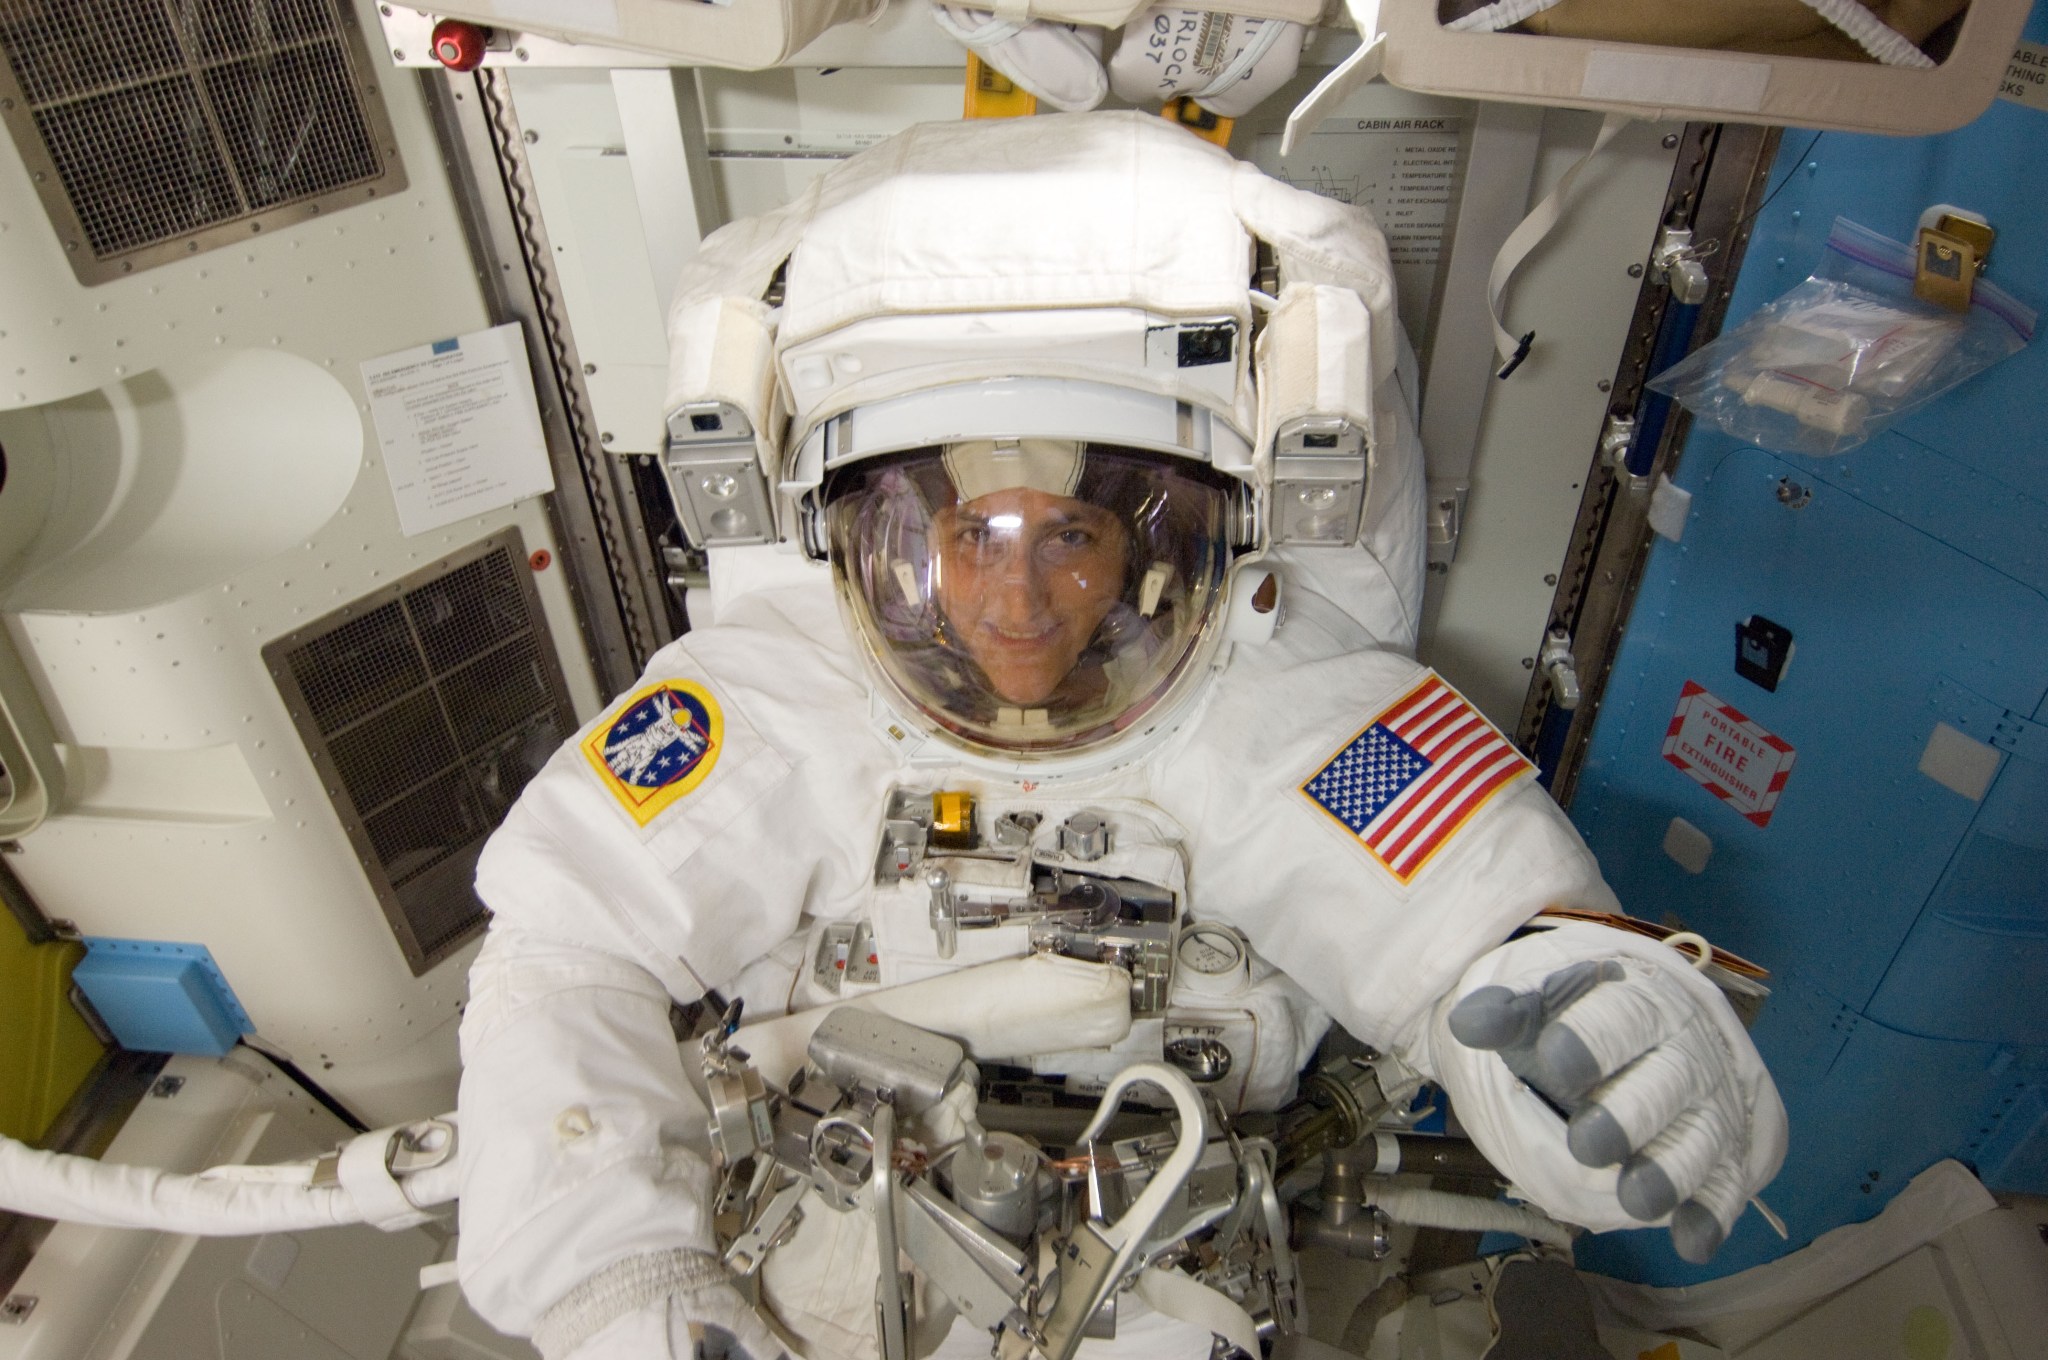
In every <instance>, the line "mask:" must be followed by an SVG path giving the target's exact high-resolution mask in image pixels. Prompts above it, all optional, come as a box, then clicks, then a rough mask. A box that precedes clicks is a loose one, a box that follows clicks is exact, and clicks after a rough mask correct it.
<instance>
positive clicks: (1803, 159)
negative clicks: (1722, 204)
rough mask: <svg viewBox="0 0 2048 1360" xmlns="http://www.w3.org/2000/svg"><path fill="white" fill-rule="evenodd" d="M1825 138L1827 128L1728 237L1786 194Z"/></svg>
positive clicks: (1814, 137) (1731, 228) (1731, 229)
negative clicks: (1801, 167)
mask: <svg viewBox="0 0 2048 1360" xmlns="http://www.w3.org/2000/svg"><path fill="white" fill-rule="evenodd" d="M1825 136H1827V129H1826V128H1822V129H1821V130H1820V131H1819V132H1816V133H1814V134H1813V140H1812V141H1810V142H1808V143H1807V144H1806V150H1804V151H1802V152H1800V153H1799V155H1798V156H1797V157H1796V158H1795V159H1794V160H1793V162H1792V169H1791V171H1789V172H1788V173H1787V174H1786V176H1785V178H1783V179H1781V180H1779V181H1778V187H1777V188H1775V189H1773V190H1771V191H1770V193H1768V194H1766V195H1764V201H1763V202H1761V203H1759V204H1757V205H1756V206H1755V207H1754V208H1751V209H1750V210H1749V211H1748V212H1747V213H1744V214H1743V215H1742V216H1741V217H1739V218H1737V219H1736V222H1735V225H1734V226H1732V227H1730V228H1728V235H1729V236H1730V237H1731V238H1733V237H1734V235H1735V234H1736V233H1737V232H1739V231H1741V230H1742V229H1743V228H1744V227H1746V226H1748V225H1749V224H1750V223H1751V222H1753V221H1754V220H1756V218H1757V216H1758V215H1759V214H1761V213H1762V212H1763V210H1764V209H1765V208H1768V207H1770V206H1771V200H1772V199H1774V198H1776V197H1777V196H1778V195H1779V194H1782V193H1784V192H1785V186H1786V185H1788V184H1790V183H1791V182H1792V176H1793V175H1794V174H1796V173H1798V170H1799V167H1800V166H1802V165H1804V164H1806V158H1807V157H1808V156H1811V155H1812V154H1813V149H1814V148H1815V147H1816V146H1819V145H1820V139H1821V138H1823V137H1825Z"/></svg>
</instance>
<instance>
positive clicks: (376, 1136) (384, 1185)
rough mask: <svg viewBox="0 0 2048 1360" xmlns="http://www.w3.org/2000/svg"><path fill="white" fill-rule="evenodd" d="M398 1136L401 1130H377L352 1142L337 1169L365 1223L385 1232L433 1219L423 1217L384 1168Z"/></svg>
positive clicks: (337, 1173) (345, 1150)
mask: <svg viewBox="0 0 2048 1360" xmlns="http://www.w3.org/2000/svg"><path fill="white" fill-rule="evenodd" d="M397 1136H398V1129H397V1128H389V1129H374V1130H372V1131H371V1132H369V1133H365V1134H362V1135H360V1136H358V1137H355V1138H351V1139H350V1140H349V1141H348V1143H347V1144H346V1145H345V1146H344V1147H343V1148H342V1150H341V1158H340V1161H339V1163H338V1164H337V1165H336V1167H335V1174H336V1175H337V1176H338V1177H340V1179H341V1188H342V1189H344V1190H346V1191H348V1197H349V1198H350V1199H351V1200H353V1201H355V1205H356V1207H357V1208H359V1209H361V1210H362V1211H363V1221H364V1222H365V1223H369V1224H372V1225H374V1226H376V1227H379V1228H382V1229H383V1230H384V1231H385V1232H397V1231H398V1230H399V1229H401V1228H412V1227H417V1226H418V1225H420V1224H422V1223H424V1222H426V1221H427V1220H428V1219H430V1218H432V1217H433V1215H432V1214H426V1213H421V1212H420V1210H419V1209H418V1208H417V1207H416V1206H415V1205H414V1204H413V1202H412V1201H411V1200H409V1199H407V1198H406V1197H405V1190H404V1188H403V1187H402V1186H400V1185H399V1183H398V1182H397V1180H396V1179H394V1178H393V1177H392V1175H391V1172H390V1170H389V1169H388V1167H387V1166H386V1164H385V1163H386V1161H387V1158H388V1154H389V1152H390V1148H391V1140H392V1139H393V1138H395V1137H397Z"/></svg>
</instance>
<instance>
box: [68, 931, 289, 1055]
mask: <svg viewBox="0 0 2048 1360" xmlns="http://www.w3.org/2000/svg"><path fill="white" fill-rule="evenodd" d="M84 943H85V948H86V955H85V958H84V960H82V961H81V962H80V963H79V965H78V967H77V968H76V969H75V970H73V972H72V975H71V976H72V980H73V981H74V982H76V983H77V984H78V989H79V990H80V991H81V992H83V993H85V998H86V1000H88V1001H90V1002H91V1003H92V1007H93V1009H94V1010H95V1011H97V1012H99V1016H100V1019H101V1020H103V1021H105V1022H106V1025H107V1028H108V1029H110V1030H112V1031H113V1034H114V1037H115V1038H116V1039H117V1040H119V1041H120V1043H121V1046H122V1047H123V1048H130V1049H136V1050H139V1051H141V1052H145V1053H194V1054H203V1055H205V1056H208V1057H215V1058H217V1057H220V1056H221V1055H223V1054H225V1053H226V1052H227V1051H228V1050H229V1049H231V1048H233V1047H234V1046H235V1041H236V1040H237V1039H239V1038H241V1036H242V1035H243V1034H244V1033H246V1032H248V1030H249V1029H250V1028H251V1025H250V1023H249V1016H248V1013H247V1012H245V1011H244V1010H243V1009H242V1006H241V1003H240V1002H238V1001H237V1000H235V994H234V991H233V990H232V989H231V988H230V987H229V986H228V984H227V979H226V978H224V977H222V976H221V971H220V968H219V966H218V965H216V964H215V963H214V961H213V955H212V954H210V953H209V952H207V949H206V947H205V946H204V945H196V944H169V943H164V942H161V941H155V940H113V939H104V938H90V937H89V938H87V939H86V940H85V942H84Z"/></svg>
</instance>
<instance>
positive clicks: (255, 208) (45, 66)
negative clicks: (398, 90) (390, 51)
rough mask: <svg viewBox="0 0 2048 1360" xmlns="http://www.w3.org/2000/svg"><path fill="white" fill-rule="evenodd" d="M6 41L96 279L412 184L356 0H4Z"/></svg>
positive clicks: (13, 93)
mask: <svg viewBox="0 0 2048 1360" xmlns="http://www.w3.org/2000/svg"><path fill="white" fill-rule="evenodd" d="M0 50H4V52H5V54H6V57H7V60H6V63H5V66H4V68H0V115H4V117H5V119H6V122H7V125H8V129H9V130H10V131H11V132H12V133H13V135H14V139H15V143H16V145H18V146H19V147H20V148H21V153H22V158H23V160H24V161H26V162H27V163H28V167H29V170H30V172H31V175H32V177H33V178H34V180H35V181H36V186H37V189H38V191H39V192H40V193H41V194H42V198H43V206H44V208H45V209H46V210H47V211H48V212H49V214H50V218H51V221H52V222H53V223H55V224H56V227H57V231H58V235H59V236H60V237H61V238H62V239H63V241H64V244H65V249H66V252H67V254H68V255H69V257H70V259H71V261H72V267H73V269H74V270H75V271H76V272H77V274H78V276H79V278H80V279H81V280H83V281H84V282H86V283H99V282H102V281H104V280H106V279H109V278H115V277H118V276H119V275H121V274H124V273H128V272H131V271H133V270H135V269H139V268H145V267H147V266H148V265H151V264H157V263H162V262H163V261H165V260H168V259H173V258H177V257H180V256H184V255H188V254H191V253H192V252H194V251H197V250H201V249H212V248H214V247H216V246H220V245H226V244H228V243H229V242H231V241H236V240H241V239H244V238H245V237H247V236H248V235H249V234H250V233H251V232H252V231H261V230H262V229H263V228H265V227H266V226H273V225H280V224H283V223H287V222H292V221H300V220H303V219H304V218H306V217H309V216H312V215H314V214H317V213H318V212H320V211H321V209H322V208H332V207H338V206H342V205H344V204H347V203H354V202H359V201H363V200H365V199H367V198H371V197H374V196H376V195H377V194H378V193H379V192H383V193H389V192H392V191H394V190H396V189H400V188H403V187H404V184H405V178H404V173H403V171H402V170H401V169H400V168H399V165H398V159H397V148H396V147H395V146H393V145H392V144H391V143H392V137H391V129H390V125H389V122H388V120H387V119H386V117H385V115H384V109H383V105H382V103H381V102H380V101H379V100H378V98H377V97H376V86H375V84H374V81H373V79H372V67H371V65H370V60H369V54H368V52H367V50H366V49H365V48H364V46H363V42H362V37H361V35H360V33H358V31H357V29H356V24H355V18H354V12H353V9H352V7H351V6H350V4H349V3H348V0H0Z"/></svg>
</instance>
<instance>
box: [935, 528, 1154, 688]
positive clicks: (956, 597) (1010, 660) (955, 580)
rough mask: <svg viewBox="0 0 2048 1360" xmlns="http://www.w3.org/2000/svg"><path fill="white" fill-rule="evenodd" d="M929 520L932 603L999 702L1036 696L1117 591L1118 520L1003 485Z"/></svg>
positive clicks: (1069, 663) (1055, 678)
mask: <svg viewBox="0 0 2048 1360" xmlns="http://www.w3.org/2000/svg"><path fill="white" fill-rule="evenodd" d="M937 529H938V533H937V535H936V538H937V542H938V561H937V563H936V567H937V570H936V572H935V576H936V578H937V582H936V584H937V587H938V597H939V604H940V607H941V609H943V611H944V612H945V615H946V618H947V619H948V620H949V621H950V622H951V623H952V625H953V627H954V629H955V631H956V633H957V635H958V637H959V640H960V645H961V646H962V647H963V648H964V649H965V650H966V652H967V654H968V656H969V657H971V658H973V660H974V663H975V664H976V665H978V666H980V667H981V669H982V671H983V672H984V673H985V674H986V675H987V676H988V682H989V686H990V688H991V689H993V690H994V691H995V693H996V695H997V696H998V697H999V698H1000V699H1002V700H1003V701H1004V702H1005V703H1010V704H1017V705H1020V706H1023V707H1031V706H1033V705H1038V704H1043V703H1044V702H1045V701H1046V700H1047V699H1048V698H1050V697H1051V696H1052V694H1053V692H1054V691H1055V690H1057V689H1058V688H1059V685H1060V682H1061V681H1063V680H1065V679H1066V677H1067V674H1068V673H1069V672H1070V671H1072V670H1073V668H1074V663H1075V662H1076V661H1078V660H1079V659H1080V657H1081V653H1082V652H1083V651H1085V650H1086V649H1087V647H1088V642H1089V639H1090V638H1092V637H1094V636H1095V630H1096V628H1097V627H1098V626H1100V625H1101V623H1102V620H1103V618H1104V616H1105V615H1107V614H1108V613H1109V609H1110V606H1111V605H1113V604H1115V603H1116V600H1117V596H1118V595H1119V594H1120V593H1121V592H1122V590H1123V585H1124V553H1125V548H1126V545H1127V543H1128V542H1129V536H1128V534H1127V533H1126V532H1125V530H1124V528H1123V526H1122V524H1120V523H1119V522H1118V520H1117V518H1116V516H1114V515H1112V514H1110V513H1109V512H1108V511H1106V510H1103V509H1101V508H1100V507H1098V506H1093V505H1089V504H1088V503H1086V502H1085V501H1078V500H1074V499H1072V498H1071V497H1067V496H1055V495H1052V494H1050V493H1049V492H1044V491H1034V490H1031V489H1029V488H1025V487H1013V488H1010V489H1008V490H1003V491H996V492H992V493H990V494H988V495H986V496H981V497H978V498H976V499H975V500H972V501H969V502H968V503H966V504H965V505H960V506H955V507H953V508H951V509H948V510H946V511H943V512H942V513H941V514H940V515H939V517H938V521H937Z"/></svg>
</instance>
